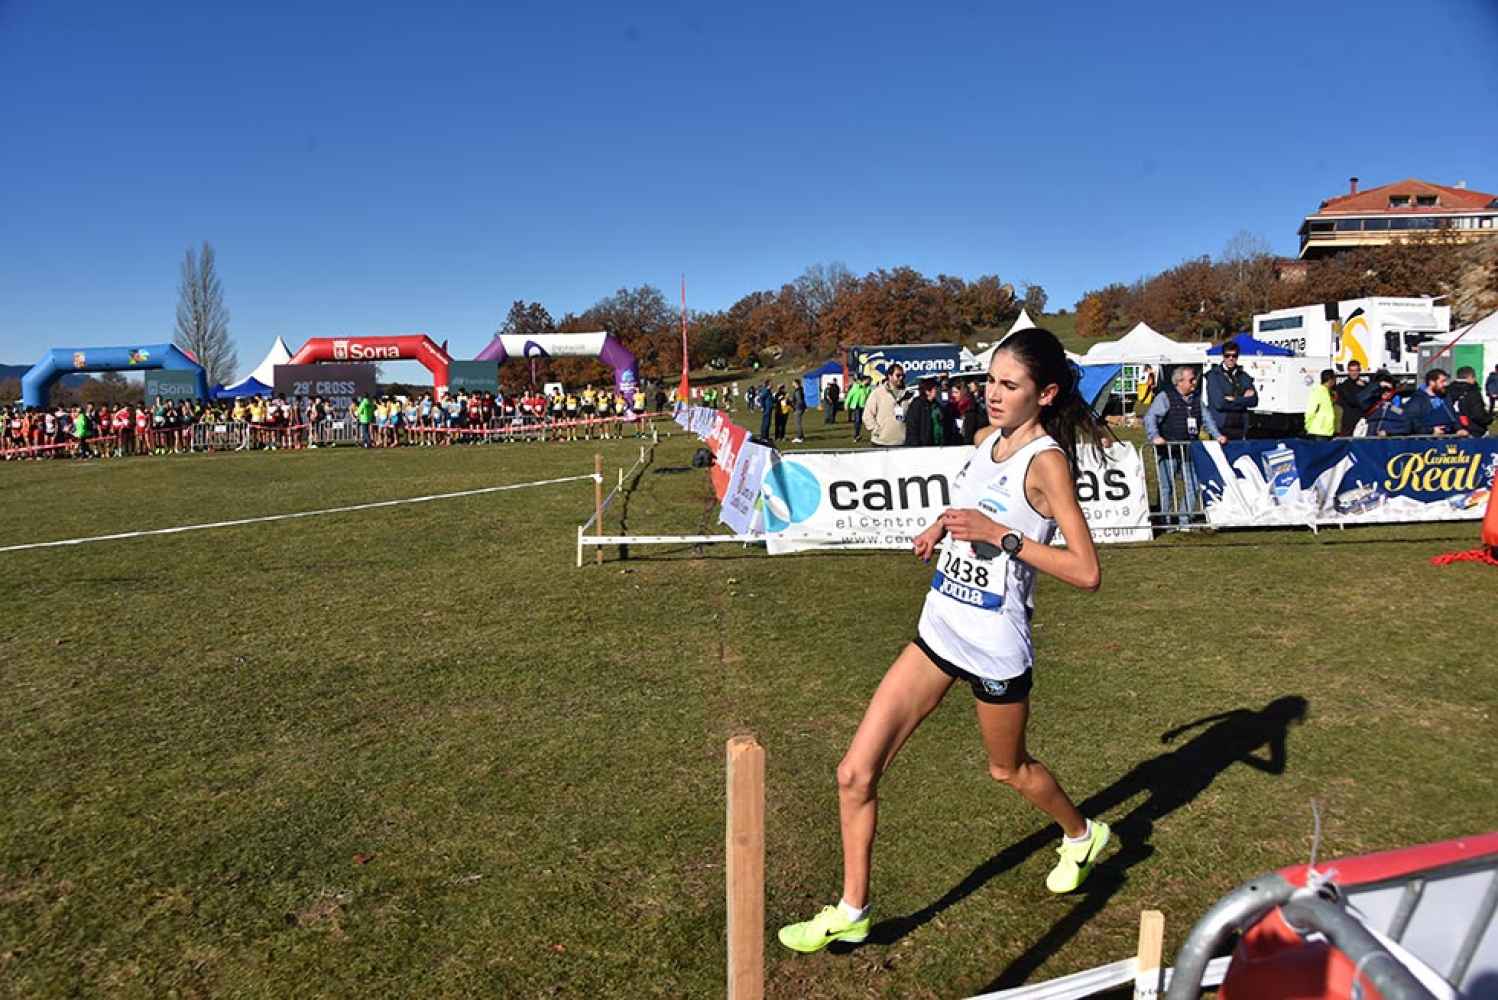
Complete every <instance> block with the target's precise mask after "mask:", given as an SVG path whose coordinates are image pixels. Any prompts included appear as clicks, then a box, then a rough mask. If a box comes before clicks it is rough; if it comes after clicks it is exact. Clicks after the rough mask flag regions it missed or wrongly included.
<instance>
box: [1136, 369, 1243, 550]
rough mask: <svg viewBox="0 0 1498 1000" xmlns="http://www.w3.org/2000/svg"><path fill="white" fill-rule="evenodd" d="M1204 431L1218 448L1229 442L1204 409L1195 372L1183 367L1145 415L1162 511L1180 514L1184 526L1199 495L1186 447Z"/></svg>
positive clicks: (1209, 410) (1209, 411)
mask: <svg viewBox="0 0 1498 1000" xmlns="http://www.w3.org/2000/svg"><path fill="white" fill-rule="evenodd" d="M1202 431H1206V432H1207V435H1208V436H1209V437H1212V438H1214V439H1216V440H1217V442H1218V443H1219V444H1226V443H1227V438H1226V437H1224V436H1223V435H1222V434H1221V433H1220V432H1219V431H1218V428H1217V421H1216V420H1215V419H1213V417H1212V411H1211V409H1209V408H1207V407H1204V406H1202V398H1201V393H1199V392H1197V391H1196V369H1195V368H1192V367H1190V366H1188V365H1182V366H1181V367H1179V368H1177V369H1175V370H1174V371H1173V372H1171V373H1170V384H1169V385H1167V386H1166V387H1165V388H1164V390H1162V391H1161V392H1160V393H1158V394H1157V395H1156V396H1155V401H1154V402H1153V403H1151V404H1150V408H1149V410H1148V411H1146V412H1145V414H1144V433H1145V436H1146V437H1148V438H1149V439H1150V441H1151V442H1153V444H1154V445H1155V465H1156V471H1157V472H1158V473H1159V478H1160V510H1161V512H1162V513H1167V514H1170V513H1174V514H1179V517H1178V518H1177V521H1178V522H1179V523H1180V524H1182V525H1185V524H1189V523H1190V521H1191V519H1190V517H1189V514H1188V512H1189V511H1190V509H1191V505H1192V504H1193V503H1195V502H1196V500H1197V499H1198V497H1199V495H1200V491H1199V488H1198V485H1197V480H1196V470H1195V469H1194V468H1192V465H1191V455H1190V449H1189V448H1188V447H1187V443H1188V442H1191V441H1195V440H1197V439H1198V438H1199V437H1200V435H1201V432H1202ZM1177 476H1179V477H1180V480H1181V482H1180V485H1181V486H1182V487H1184V492H1183V493H1182V494H1181V495H1180V497H1179V501H1180V502H1179V503H1177V502H1176V501H1177V496H1176V492H1175V487H1176V477H1177Z"/></svg>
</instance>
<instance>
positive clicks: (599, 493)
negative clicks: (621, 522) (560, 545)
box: [593, 452, 603, 566]
mask: <svg viewBox="0 0 1498 1000" xmlns="http://www.w3.org/2000/svg"><path fill="white" fill-rule="evenodd" d="M593 534H595V535H597V536H599V537H600V538H602V537H603V455H602V454H601V453H599V452H594V453H593ZM593 561H594V562H595V563H597V564H598V565H599V566H602V565H603V546H602V545H600V546H598V548H597V549H596V550H595V552H594V554H593Z"/></svg>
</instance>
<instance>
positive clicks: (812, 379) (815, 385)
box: [801, 361, 843, 409]
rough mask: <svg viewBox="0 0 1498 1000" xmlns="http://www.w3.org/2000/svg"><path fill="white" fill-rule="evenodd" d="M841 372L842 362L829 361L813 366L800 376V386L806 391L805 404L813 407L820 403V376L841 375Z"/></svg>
mask: <svg viewBox="0 0 1498 1000" xmlns="http://www.w3.org/2000/svg"><path fill="white" fill-rule="evenodd" d="M842 373H843V366H842V362H839V361H829V362H827V363H826V364H824V365H822V366H821V367H820V368H813V369H812V370H811V371H809V372H807V373H806V374H805V375H802V376H801V388H802V389H803V390H804V391H805V392H806V405H807V407H808V408H811V409H815V408H816V407H818V406H821V405H822V376H823V375H841V374H842Z"/></svg>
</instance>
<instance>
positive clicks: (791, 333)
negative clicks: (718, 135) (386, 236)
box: [501, 263, 1045, 384]
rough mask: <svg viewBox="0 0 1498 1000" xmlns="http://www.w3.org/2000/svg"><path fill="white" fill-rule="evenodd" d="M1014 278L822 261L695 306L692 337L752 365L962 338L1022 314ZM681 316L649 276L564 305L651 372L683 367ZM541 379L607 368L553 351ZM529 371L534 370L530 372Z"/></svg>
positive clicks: (567, 322) (1036, 301) (565, 326)
mask: <svg viewBox="0 0 1498 1000" xmlns="http://www.w3.org/2000/svg"><path fill="white" fill-rule="evenodd" d="M1024 301H1025V302H1027V303H1029V304H1030V305H1031V307H1032V311H1038V309H1037V308H1035V307H1040V308H1043V306H1044V303H1045V290H1044V289H1043V288H1041V287H1040V286H1039V285H1036V284H1026V286H1025V300H1024ZM1020 306H1021V302H1020V299H1019V298H1018V297H1017V296H1016V295H1015V289H1014V286H1013V285H1011V284H1008V283H1006V282H1004V281H1001V280H1000V279H999V278H998V277H997V276H995V275H984V276H982V277H979V278H976V279H974V280H973V281H966V280H964V279H962V278H958V277H953V276H951V275H937V276H936V277H935V278H928V277H926V276H925V275H923V274H921V273H920V272H919V271H916V270H914V269H913V268H909V267H896V268H888V269H885V268H881V269H879V270H877V271H873V272H871V273H869V274H866V275H864V276H863V277H857V276H855V275H854V274H853V273H852V272H850V271H849V270H848V269H847V268H846V267H845V266H843V265H842V264H837V263H831V264H815V265H812V266H811V267H808V268H807V269H806V270H805V271H803V272H802V273H801V274H800V276H798V277H797V278H795V279H794V280H792V281H789V282H786V283H785V284H783V285H781V286H780V287H779V288H778V289H765V290H762V291H755V292H750V293H749V294H747V295H745V296H743V297H742V298H740V299H739V300H738V301H737V302H735V303H733V304H732V305H730V306H729V307H728V308H726V309H721V310H714V311H710V312H704V311H698V312H693V313H691V314H690V315H689V317H688V336H689V339H690V343H691V349H692V361H693V363H694V364H697V365H700V364H704V363H706V362H708V361H710V360H712V359H713V358H718V357H722V358H727V359H730V360H732V361H735V362H737V363H740V364H748V363H749V362H750V361H751V360H752V359H754V358H756V357H760V358H762V359H764V360H776V359H780V358H805V359H811V358H826V357H836V356H838V355H839V354H840V353H841V352H842V351H843V350H844V349H846V348H847V347H849V346H851V345H853V344H888V343H923V342H934V341H944V340H958V339H961V338H963V337H968V336H970V335H971V334H972V333H973V332H974V331H976V330H980V329H984V328H989V327H997V326H1002V325H1004V324H1006V323H1008V322H1010V321H1012V320H1013V319H1014V318H1015V317H1016V316H1018V315H1019V310H1020ZM541 316H544V317H545V319H546V320H547V321H549V320H550V318H551V317H550V314H549V313H547V312H546V310H545V309H544V308H543V307H542V306H541V305H540V304H539V303H526V302H524V301H523V300H522V301H519V302H516V303H515V304H514V305H512V306H511V307H510V312H509V314H508V316H507V317H506V320H505V323H504V325H503V326H502V327H501V329H502V330H503V331H504V332H520V331H522V330H525V331H531V332H542V330H540V329H535V328H533V327H532V326H531V324H532V322H533V321H536V320H537V318H538V317H541ZM680 324H681V316H680V313H679V312H678V311H677V309H676V308H674V307H673V305H672V304H671V303H670V302H669V301H668V300H667V298H666V297H665V295H664V294H662V293H661V291H660V290H659V289H657V288H654V287H652V286H650V285H641V286H639V287H638V288H621V289H619V290H618V291H617V292H614V293H613V294H612V295H608V296H606V297H604V298H602V299H600V300H599V301H598V302H596V303H594V304H593V305H592V306H590V307H589V308H588V309H586V310H584V311H583V312H582V313H580V314H571V313H569V314H567V315H566V316H564V317H562V319H561V320H559V321H557V322H556V323H555V325H554V326H553V327H551V328H552V329H555V330H557V331H558V332H563V333H567V332H584V331H591V330H605V331H607V332H609V333H612V334H613V335H614V336H616V337H618V338H619V340H620V341H621V342H623V344H624V345H625V346H626V347H628V348H629V349H630V350H631V351H633V352H634V353H635V356H636V357H637V358H639V361H640V370H641V373H642V374H643V375H645V376H646V377H660V376H662V375H669V374H672V373H674V372H676V371H679V370H680V365H681V325H680ZM544 372H545V374H544V375H542V374H541V372H540V370H539V369H538V376H537V377H538V378H554V379H557V380H558V381H562V382H567V383H568V384H574V383H577V382H589V381H591V382H598V381H602V380H604V379H606V378H607V377H608V376H609V371H608V369H607V368H606V367H605V366H603V365H601V364H599V363H597V362H595V361H593V360H592V359H587V358H552V359H548V360H547V361H546V362H545V363H544ZM526 377H527V378H528V377H529V376H528V373H527V375H526Z"/></svg>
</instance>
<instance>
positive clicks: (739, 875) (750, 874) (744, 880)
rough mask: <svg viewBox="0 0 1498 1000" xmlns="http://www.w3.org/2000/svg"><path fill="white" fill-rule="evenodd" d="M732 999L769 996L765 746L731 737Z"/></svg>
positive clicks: (727, 866) (729, 873)
mask: <svg viewBox="0 0 1498 1000" xmlns="http://www.w3.org/2000/svg"><path fill="white" fill-rule="evenodd" d="M726 846H727V854H728V856H727V858H726V859H725V864H724V871H725V873H726V875H727V880H726V881H727V884H728V1000H760V998H761V997H763V996H764V994H765V750H764V747H762V746H760V745H759V742H758V741H757V740H756V739H755V738H754V737H752V736H736V737H734V738H733V739H731V740H729V741H728V833H727V845H726Z"/></svg>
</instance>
